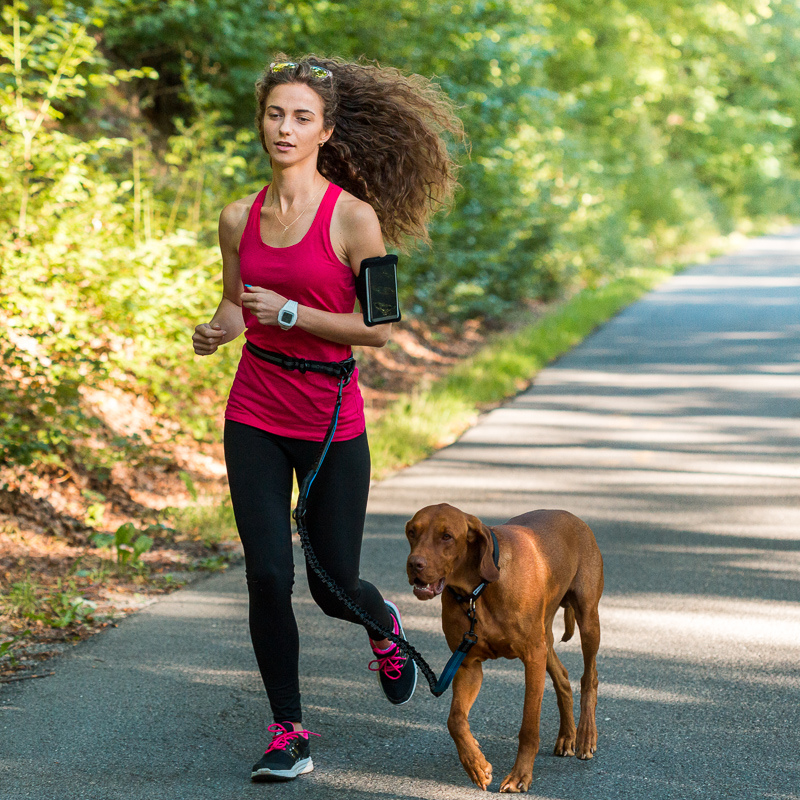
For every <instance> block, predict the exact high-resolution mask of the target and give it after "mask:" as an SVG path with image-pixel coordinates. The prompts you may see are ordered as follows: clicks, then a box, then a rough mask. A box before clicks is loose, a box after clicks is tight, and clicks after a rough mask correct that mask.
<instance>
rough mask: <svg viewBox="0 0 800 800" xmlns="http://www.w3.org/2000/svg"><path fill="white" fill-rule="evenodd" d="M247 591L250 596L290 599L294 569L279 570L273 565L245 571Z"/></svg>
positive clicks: (261, 565)
mask: <svg viewBox="0 0 800 800" xmlns="http://www.w3.org/2000/svg"><path fill="white" fill-rule="evenodd" d="M246 576H247V590H248V592H249V593H250V594H251V595H258V596H267V597H281V596H285V597H291V594H292V588H293V587H294V569H288V570H287V569H281V568H279V567H278V566H277V565H275V564H269V563H267V564H259V565H258V566H257V567H254V566H248V567H247V569H246Z"/></svg>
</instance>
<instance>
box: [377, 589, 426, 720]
mask: <svg viewBox="0 0 800 800" xmlns="http://www.w3.org/2000/svg"><path fill="white" fill-rule="evenodd" d="M384 602H385V603H386V607H387V608H388V609H389V614H391V616H392V623H393V632H394V634H395V635H396V636H397V635H399V636H402V637H403V638H404V639H405V633H404V632H403V623H402V622H401V621H400V612H399V611H398V610H397V606H396V605H395V604H394V603H390V602H389V601H388V600H384ZM372 652H373V653H374V654H375V660H374V661H370V663H369V668H370V669H371V670H372V671H373V672H377V673H378V680H379V681H380V684H381V689H383V693H384V694H385V695H386V699H387V700H388V701H389V702H390V703H394V705H396V706H401V705H403V703H407V702H408V701H409V700H410V699H411V696H412V695H413V694H414V689H416V688H417V665H416V663H415V662H414V659H413V658H408V657H407V656H404V655H403V654H402V653H401V652H400V648H399V647H398V646H397V645H396V644H394V643H392V646H391V647H389V648H388V649H386V650H376V649H375V647H373V648H372Z"/></svg>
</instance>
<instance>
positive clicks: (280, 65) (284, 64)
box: [269, 61, 333, 79]
mask: <svg viewBox="0 0 800 800" xmlns="http://www.w3.org/2000/svg"><path fill="white" fill-rule="evenodd" d="M299 66H300V63H299V62H297V61H273V62H272V63H271V64H270V65H269V71H270V72H285V71H286V70H287V69H296V68H297V67H299ZM306 66H307V67H308V68H309V69H310V70H311V74H312V75H313V76H314V77H315V78H320V79H323V78H332V77H333V73H332V72H331V71H330V70H329V69H325V67H319V66H317V65H316V64H306Z"/></svg>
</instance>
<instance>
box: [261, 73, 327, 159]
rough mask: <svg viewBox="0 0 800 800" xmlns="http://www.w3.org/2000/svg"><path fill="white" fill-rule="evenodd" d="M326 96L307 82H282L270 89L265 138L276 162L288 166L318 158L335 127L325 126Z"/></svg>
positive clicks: (265, 116) (268, 151)
mask: <svg viewBox="0 0 800 800" xmlns="http://www.w3.org/2000/svg"><path fill="white" fill-rule="evenodd" d="M323 119H324V114H323V106H322V98H321V97H320V96H319V95H318V94H317V93H316V92H315V91H314V90H313V89H312V88H311V87H310V86H308V85H307V84H305V83H282V84H280V85H278V86H276V87H275V88H274V89H272V91H270V93H269V95H268V96H267V107H266V110H265V111H264V140H265V142H266V145H267V153H269V155H270V157H271V158H272V161H273V164H279V165H281V166H284V167H288V166H290V165H292V164H296V163H298V162H301V161H305V160H306V159H308V158H312V157H313V158H316V154H317V153H318V152H319V146H320V143H321V142H325V141H327V140H328V139H329V138H330V135H331V133H333V129H325V128H324V127H323Z"/></svg>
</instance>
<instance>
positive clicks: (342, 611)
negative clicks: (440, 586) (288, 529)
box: [297, 433, 392, 640]
mask: <svg viewBox="0 0 800 800" xmlns="http://www.w3.org/2000/svg"><path fill="white" fill-rule="evenodd" d="M303 444H304V445H307V446H306V447H304V448H302V450H303V458H302V463H298V465H297V470H298V473H297V474H298V481H300V482H302V479H303V477H304V475H305V472H306V471H307V470H308V469H309V468H310V466H311V464H312V463H313V461H314V459H315V458H316V455H317V452H318V451H319V444H317V443H312V442H304V443H303ZM299 449H301V448H298V450H299ZM369 478H370V457H369V444H368V442H367V434H366V433H363V434H361V436H358V437H356V438H355V439H350V440H348V441H344V442H334V443H333V444H332V445H331V446H330V449H329V450H328V454H327V455H326V456H325V460H324V461H323V463H322V468H321V469H320V471H319V474H318V475H317V477H316V478H315V479H314V483H313V484H312V487H311V491H310V493H309V497H308V506H307V509H308V510H307V513H306V527H307V529H308V535H309V539H310V541H311V547H312V548H313V550H314V554H315V555H316V557H317V559H318V560H319V563H320V565H321V566H322V568H323V569H324V570H325V571H326V572H327V573H328V575H330V577H331V578H333V580H334V581H335V582H336V584H337V585H339V586H340V587H341V588H342V589H344V591H345V592H346V593H347V595H348V596H349V597H350V598H351V599H352V600H353V601H355V602H356V603H358V605H360V606H361V607H362V608H363V609H364V610H365V611H366V612H367V613H368V614H369V615H370V616H371V617H372V618H373V619H374V620H375V621H376V622H378V623H379V624H381V625H383V626H385V627H387V628H389V629H391V627H392V617H391V616H390V614H389V611H388V609H387V607H386V604H385V603H384V601H383V597H382V596H381V593H380V592H379V591H378V590H377V589H376V588H375V586H373V585H372V584H371V583H369V582H367V581H364V580H361V579H360V578H359V565H360V561H361V540H362V538H363V535H364V520H365V518H366V513H367V498H368V496H369ZM306 571H307V573H308V584H309V588H310V589H311V594H312V596H313V598H314V600H315V601H316V603H317V605H319V607H320V608H321V609H322V610H323V611H324V612H325V613H326V614H328V615H329V616H332V617H336V618H338V619H343V620H347V621H348V622H356V623H358V624H361V625H364V623H363V622H362V621H361V620H360V619H359V618H358V617H357V616H356V615H355V614H354V613H353V612H352V611H350V610H349V609H348V608H347V607H346V606H345V605H344V604H343V603H342V602H341V601H340V600H338V599H337V598H336V597H335V596H334V595H333V594H332V593H331V592H330V590H329V589H328V588H327V587H326V586H325V584H324V583H322V581H321V580H320V579H319V578H318V577H317V576H316V574H315V573H314V572H313V570H311V569H309V568H308V567H306ZM364 627H365V628H366V630H367V633H368V634H369V635H370V637H371V638H373V639H376V640H380V639H383V636H382V635H381V634H380V633H378V632H377V631H376V630H373V629H371V628H370V627H369V626H367V625H364Z"/></svg>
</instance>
